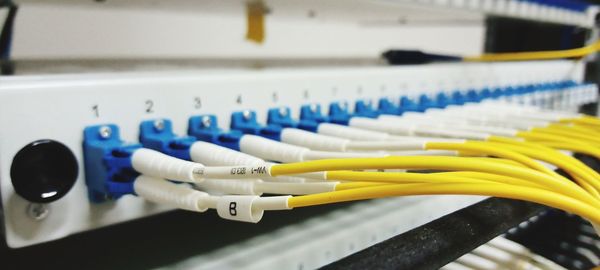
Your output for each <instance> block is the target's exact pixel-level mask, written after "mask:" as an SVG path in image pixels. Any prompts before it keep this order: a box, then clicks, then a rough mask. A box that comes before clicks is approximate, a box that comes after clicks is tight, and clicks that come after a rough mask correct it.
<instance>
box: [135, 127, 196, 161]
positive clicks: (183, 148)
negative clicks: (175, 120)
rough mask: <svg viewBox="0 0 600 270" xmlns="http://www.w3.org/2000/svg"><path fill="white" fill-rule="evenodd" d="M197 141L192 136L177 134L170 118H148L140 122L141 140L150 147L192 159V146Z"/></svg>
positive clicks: (178, 156) (180, 157) (177, 156)
mask: <svg viewBox="0 0 600 270" xmlns="http://www.w3.org/2000/svg"><path fill="white" fill-rule="evenodd" d="M195 141H196V138H194V137H192V136H177V135H175V133H173V124H172V123H171V120H168V119H157V120H148V121H144V122H142V123H141V124H140V142H141V143H142V145H143V146H144V147H146V148H150V149H153V150H156V151H159V152H162V153H165V154H167V155H169V156H172V157H176V158H179V159H184V160H190V147H192V144H194V142H195Z"/></svg>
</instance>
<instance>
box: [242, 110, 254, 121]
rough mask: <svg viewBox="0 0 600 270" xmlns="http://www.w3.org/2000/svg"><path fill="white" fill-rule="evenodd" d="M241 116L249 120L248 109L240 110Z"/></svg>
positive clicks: (250, 114)
mask: <svg viewBox="0 0 600 270" xmlns="http://www.w3.org/2000/svg"><path fill="white" fill-rule="evenodd" d="M242 116H244V119H246V120H250V117H251V116H252V113H250V111H249V110H245V111H243V112H242Z"/></svg>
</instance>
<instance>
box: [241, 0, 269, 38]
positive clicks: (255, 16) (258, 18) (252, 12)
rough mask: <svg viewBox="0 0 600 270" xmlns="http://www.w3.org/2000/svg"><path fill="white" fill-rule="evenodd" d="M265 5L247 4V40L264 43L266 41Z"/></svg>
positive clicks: (257, 3)
mask: <svg viewBox="0 0 600 270" xmlns="http://www.w3.org/2000/svg"><path fill="white" fill-rule="evenodd" d="M266 10H267V9H266V7H265V4H264V3H263V2H262V1H250V2H248V3H247V4H246V20H247V29H246V39H247V40H250V41H253V42H256V43H263V41H264V40H265V11H266Z"/></svg>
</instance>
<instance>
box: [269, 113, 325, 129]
mask: <svg viewBox="0 0 600 270" xmlns="http://www.w3.org/2000/svg"><path fill="white" fill-rule="evenodd" d="M267 124H269V125H278V126H280V127H282V128H299V129H303V130H307V131H312V132H315V131H317V127H318V126H319V123H317V121H314V120H302V119H301V120H299V121H296V120H294V119H293V118H292V114H291V110H290V108H289V107H279V108H272V109H269V111H268V113H267Z"/></svg>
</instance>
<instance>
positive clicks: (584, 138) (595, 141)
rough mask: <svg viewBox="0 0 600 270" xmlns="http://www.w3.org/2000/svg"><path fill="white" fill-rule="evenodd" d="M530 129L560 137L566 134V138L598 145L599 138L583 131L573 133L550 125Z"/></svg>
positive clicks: (599, 142) (599, 143)
mask: <svg viewBox="0 0 600 270" xmlns="http://www.w3.org/2000/svg"><path fill="white" fill-rule="evenodd" d="M530 131H531V132H534V133H543V134H553V135H556V136H561V137H565V136H566V137H567V138H572V139H576V140H580V141H582V142H585V143H589V144H593V145H594V146H596V147H598V146H599V145H600V138H598V137H595V136H592V135H587V134H583V133H575V132H573V131H567V130H563V129H558V128H551V127H546V128H532V129H531V130H530Z"/></svg>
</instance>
